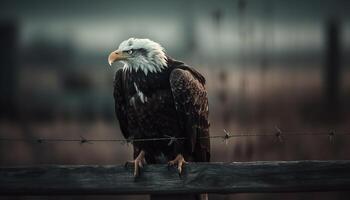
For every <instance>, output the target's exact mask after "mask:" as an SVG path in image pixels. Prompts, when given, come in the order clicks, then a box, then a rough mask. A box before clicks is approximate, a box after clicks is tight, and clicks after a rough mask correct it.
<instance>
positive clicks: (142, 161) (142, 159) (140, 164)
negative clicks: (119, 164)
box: [125, 151, 146, 177]
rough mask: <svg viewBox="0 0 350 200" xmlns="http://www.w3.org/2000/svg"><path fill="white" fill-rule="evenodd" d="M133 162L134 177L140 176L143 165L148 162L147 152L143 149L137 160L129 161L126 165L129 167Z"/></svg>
mask: <svg viewBox="0 0 350 200" xmlns="http://www.w3.org/2000/svg"><path fill="white" fill-rule="evenodd" d="M131 163H132V164H134V177H138V176H139V175H140V168H143V165H144V164H146V160H145V152H144V151H141V152H140V154H139V155H138V156H137V157H136V158H135V160H132V161H127V162H126V163H125V167H128V165H129V164H131Z"/></svg>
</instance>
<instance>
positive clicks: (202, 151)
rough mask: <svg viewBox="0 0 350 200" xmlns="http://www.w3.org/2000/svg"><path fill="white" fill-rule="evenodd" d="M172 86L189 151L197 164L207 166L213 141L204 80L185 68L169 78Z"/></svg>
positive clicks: (198, 74)
mask: <svg viewBox="0 0 350 200" xmlns="http://www.w3.org/2000/svg"><path fill="white" fill-rule="evenodd" d="M170 86H171V90H172V93H173V98H174V103H175V107H176V110H177V112H178V118H179V122H180V125H181V127H183V130H185V133H183V134H182V135H183V137H185V138H186V139H187V141H189V142H188V143H187V145H189V146H187V147H188V148H189V149H188V150H187V152H188V153H190V155H192V156H193V160H194V161H202V162H208V161H209V159H210V139H209V138H208V136H209V121H208V113H209V109H208V98H207V92H206V90H205V79H204V77H203V76H202V75H201V74H200V73H199V72H197V71H196V70H194V69H193V68H190V67H187V66H182V67H181V68H176V69H174V70H173V71H172V72H171V74H170Z"/></svg>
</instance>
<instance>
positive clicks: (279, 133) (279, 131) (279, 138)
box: [275, 126, 283, 143]
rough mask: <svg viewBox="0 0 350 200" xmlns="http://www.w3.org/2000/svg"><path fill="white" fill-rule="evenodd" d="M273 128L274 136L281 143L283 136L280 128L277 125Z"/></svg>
mask: <svg viewBox="0 0 350 200" xmlns="http://www.w3.org/2000/svg"><path fill="white" fill-rule="evenodd" d="M275 129H276V131H277V132H276V133H275V136H276V137H277V140H278V141H279V142H280V143H283V136H282V131H281V129H279V128H278V127H277V126H275Z"/></svg>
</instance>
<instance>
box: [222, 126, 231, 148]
mask: <svg viewBox="0 0 350 200" xmlns="http://www.w3.org/2000/svg"><path fill="white" fill-rule="evenodd" d="M224 133H225V135H224V136H223V137H222V138H223V140H222V141H223V142H224V143H225V144H226V145H227V144H228V140H229V139H230V138H231V134H230V132H228V131H227V130H226V129H224Z"/></svg>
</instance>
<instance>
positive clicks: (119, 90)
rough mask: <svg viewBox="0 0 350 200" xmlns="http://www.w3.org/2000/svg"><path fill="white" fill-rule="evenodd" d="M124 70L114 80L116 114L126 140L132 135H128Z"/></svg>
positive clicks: (117, 73) (116, 74) (119, 71)
mask: <svg viewBox="0 0 350 200" xmlns="http://www.w3.org/2000/svg"><path fill="white" fill-rule="evenodd" d="M123 73H124V72H123V69H119V70H118V71H117V72H116V73H115V78H114V90H113V96H114V105H115V113H116V115H117V118H118V121H119V126H120V129H121V131H122V134H123V136H124V137H125V138H129V137H130V135H129V133H128V128H127V127H128V120H127V112H126V105H127V104H126V100H125V92H124V85H123V83H124V81H123V79H124V76H123Z"/></svg>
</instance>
